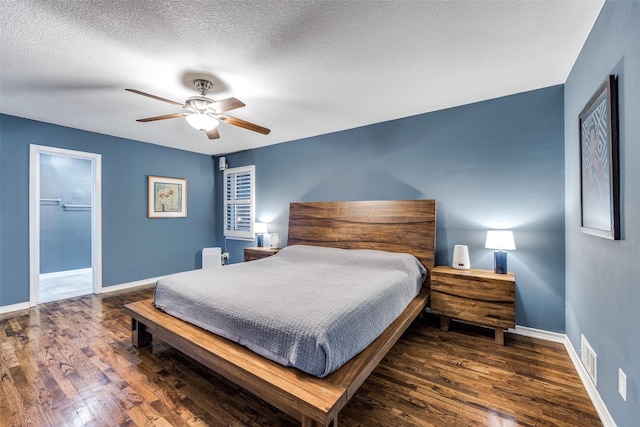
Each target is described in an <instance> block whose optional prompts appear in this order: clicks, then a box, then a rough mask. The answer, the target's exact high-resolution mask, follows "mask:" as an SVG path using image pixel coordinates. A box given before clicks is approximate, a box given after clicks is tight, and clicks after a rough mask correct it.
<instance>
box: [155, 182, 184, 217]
mask: <svg viewBox="0 0 640 427" xmlns="http://www.w3.org/2000/svg"><path fill="white" fill-rule="evenodd" d="M147 181H148V190H147V198H148V217H149V218H181V217H186V216H187V180H186V179H183V178H168V177H164V176H149V177H148V178H147Z"/></svg>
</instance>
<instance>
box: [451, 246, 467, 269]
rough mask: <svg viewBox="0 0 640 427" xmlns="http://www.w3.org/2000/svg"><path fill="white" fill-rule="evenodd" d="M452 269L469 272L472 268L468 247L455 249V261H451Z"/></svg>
mask: <svg viewBox="0 0 640 427" xmlns="http://www.w3.org/2000/svg"><path fill="white" fill-rule="evenodd" d="M451 267H453V268H457V269H458V270H468V269H470V268H471V261H469V248H468V247H467V246H466V245H455V246H454V247H453V260H452V261H451Z"/></svg>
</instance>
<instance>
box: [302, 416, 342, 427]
mask: <svg viewBox="0 0 640 427" xmlns="http://www.w3.org/2000/svg"><path fill="white" fill-rule="evenodd" d="M301 425H302V427H320V426H322V424H320V423H318V422H317V421H316V420H314V419H312V418H309V417H306V416H304V415H303V416H302V423H301ZM329 426H330V427H338V416H337V415H336V417H335V418H334V419H333V421H331V422H330V423H329Z"/></svg>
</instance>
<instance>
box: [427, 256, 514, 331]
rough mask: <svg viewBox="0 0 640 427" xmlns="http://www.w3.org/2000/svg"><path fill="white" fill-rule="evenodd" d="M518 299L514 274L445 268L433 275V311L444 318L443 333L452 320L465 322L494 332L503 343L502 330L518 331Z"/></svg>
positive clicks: (436, 269) (434, 272)
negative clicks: (516, 325) (491, 329)
mask: <svg viewBox="0 0 640 427" xmlns="http://www.w3.org/2000/svg"><path fill="white" fill-rule="evenodd" d="M515 297H516V289H515V276H514V275H513V273H507V274H496V273H494V272H493V271H490V270H478V269H470V270H458V269H455V268H452V267H444V266H439V267H435V268H434V269H433V270H432V271H431V310H432V311H433V312H434V313H436V314H440V315H441V316H442V319H443V322H442V327H443V329H446V328H448V325H449V321H450V318H454V319H459V320H465V321H468V322H471V323H477V324H479V325H483V326H489V327H492V328H495V330H496V341H498V342H499V343H503V342H504V338H503V330H504V329H506V328H513V327H515V320H516V313H515Z"/></svg>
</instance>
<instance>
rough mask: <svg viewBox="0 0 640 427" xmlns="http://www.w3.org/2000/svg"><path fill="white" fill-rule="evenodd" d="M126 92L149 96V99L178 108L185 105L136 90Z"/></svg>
mask: <svg viewBox="0 0 640 427" xmlns="http://www.w3.org/2000/svg"><path fill="white" fill-rule="evenodd" d="M125 90H126V91H129V92H133V93H137V94H138V95H142V96H148V97H149V98H153V99H157V100H158V101H163V102H167V103H169V104H173V105H177V106H178V107H184V104H181V103H180V102H176V101H172V100H170V99H165V98H160V97H159V96H155V95H151V94H149V93H145V92H140V91H139V90H135V89H125Z"/></svg>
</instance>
